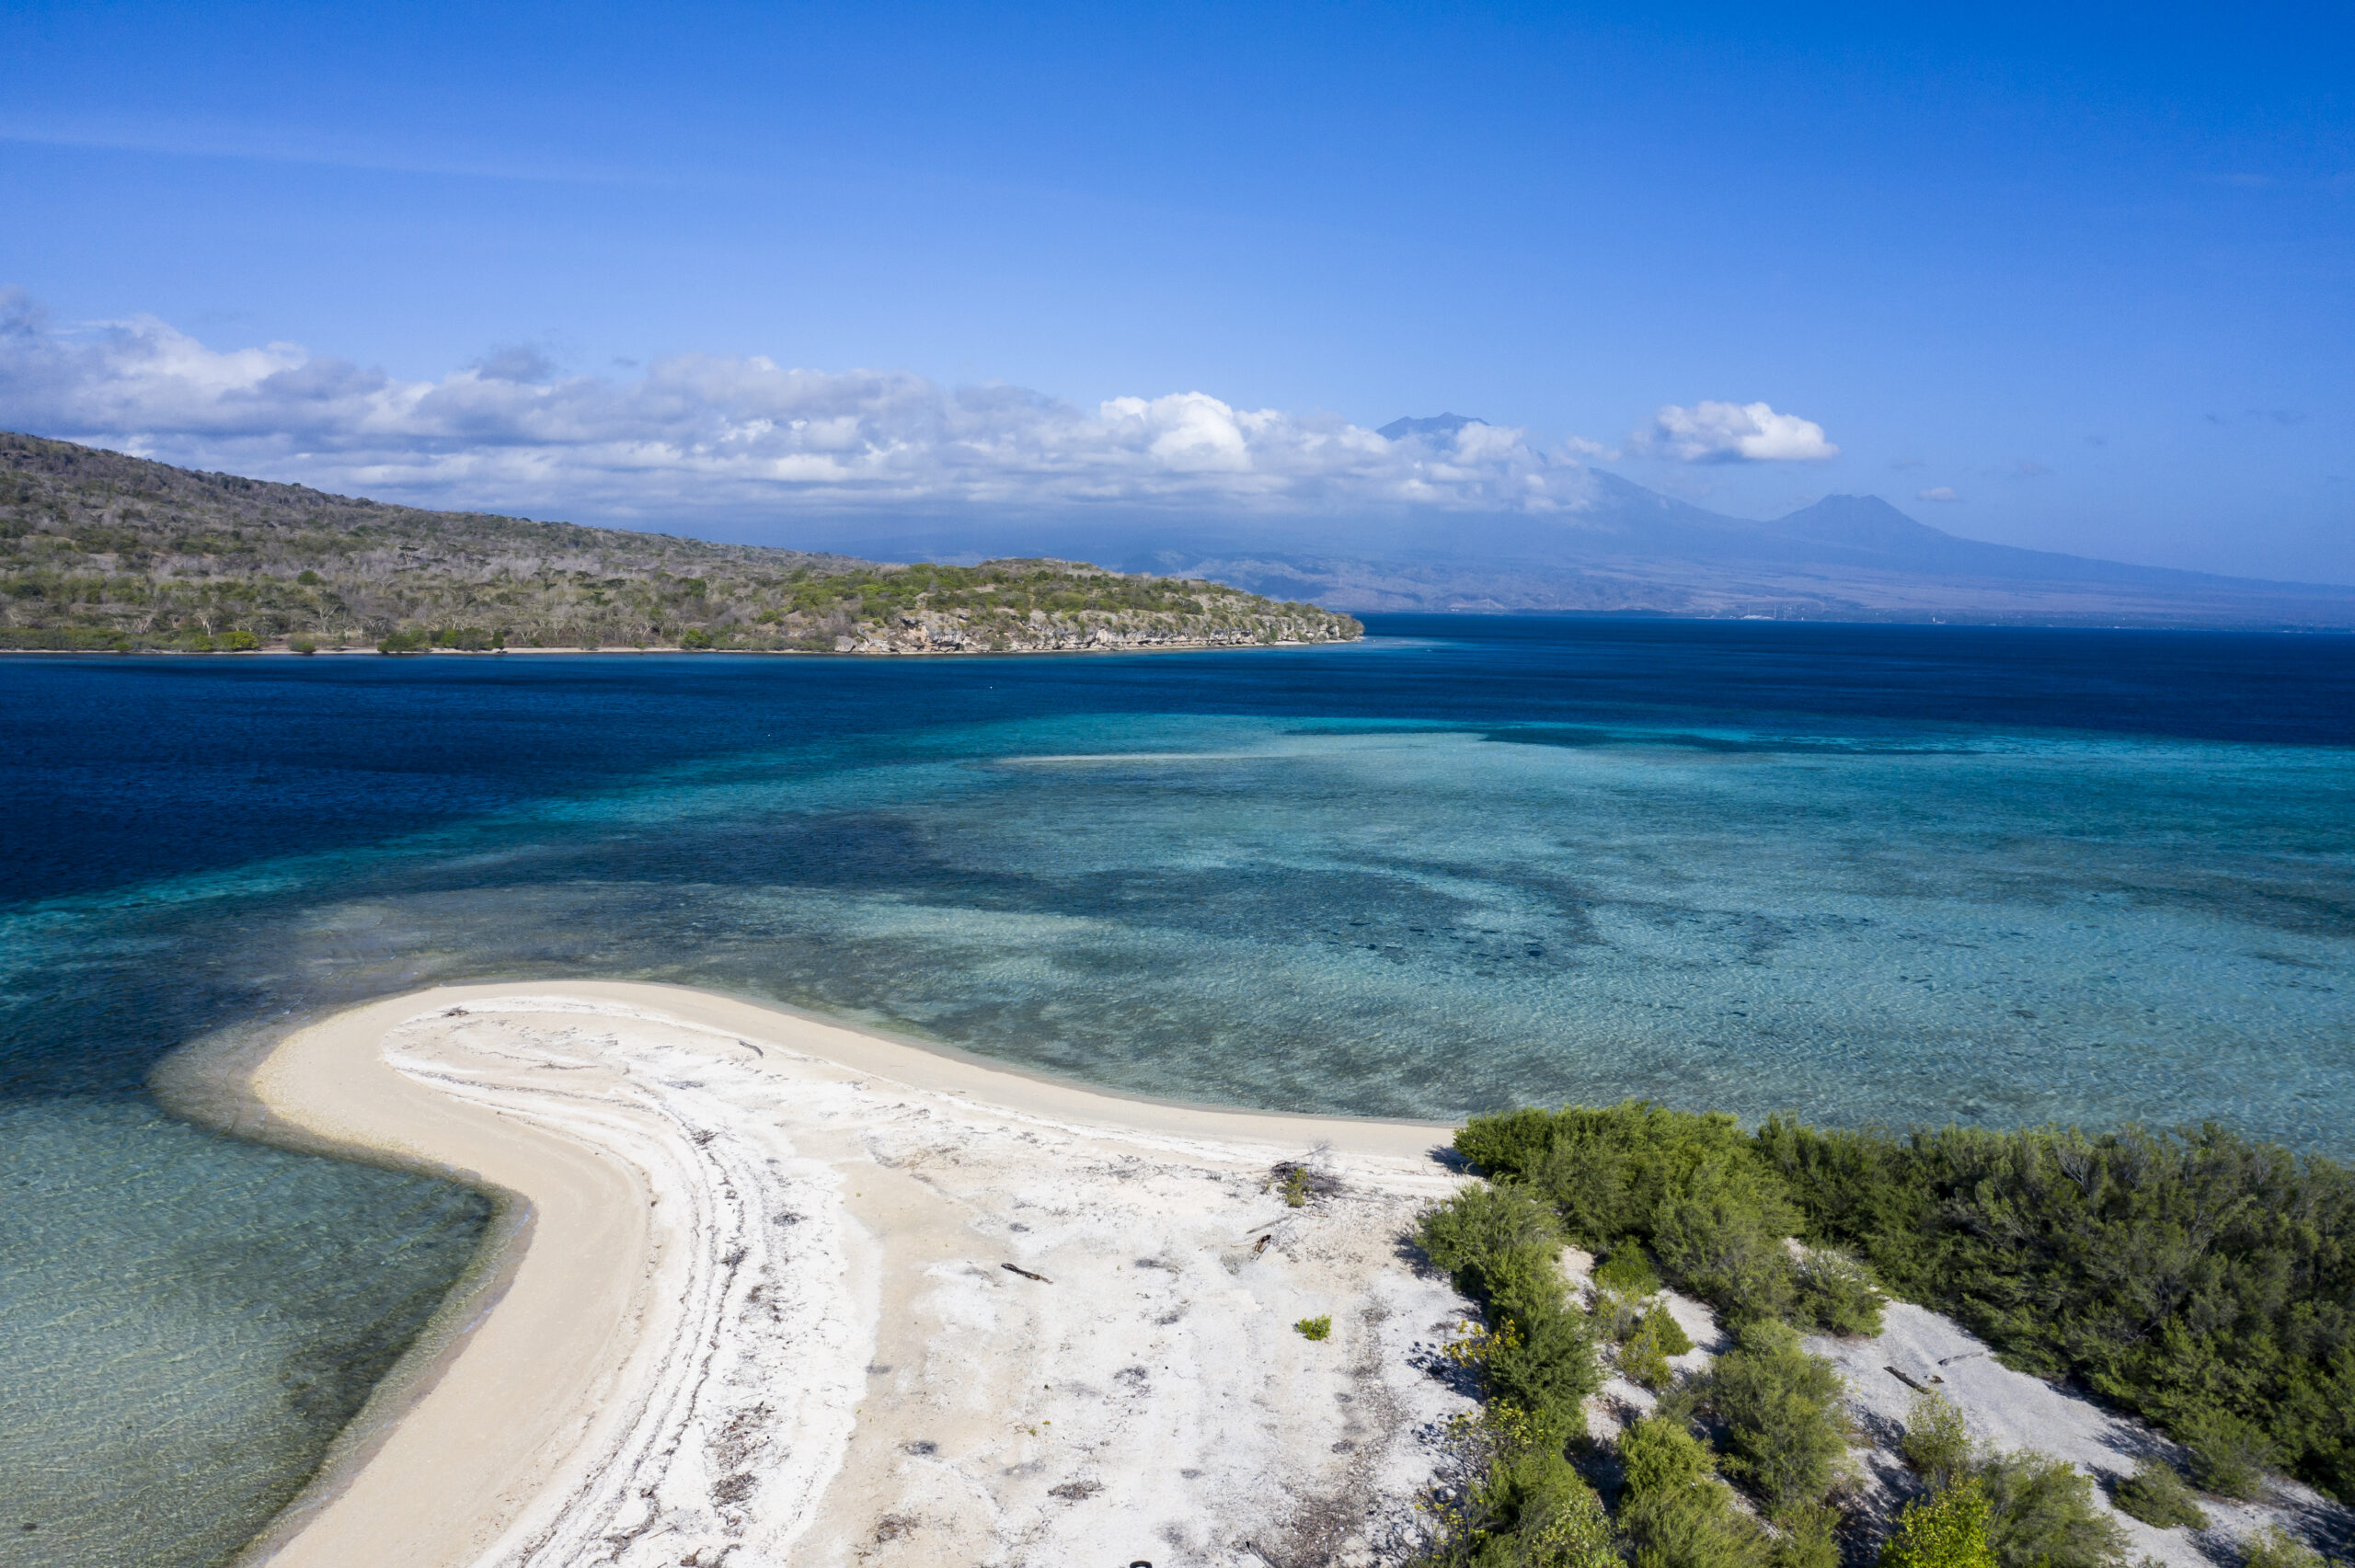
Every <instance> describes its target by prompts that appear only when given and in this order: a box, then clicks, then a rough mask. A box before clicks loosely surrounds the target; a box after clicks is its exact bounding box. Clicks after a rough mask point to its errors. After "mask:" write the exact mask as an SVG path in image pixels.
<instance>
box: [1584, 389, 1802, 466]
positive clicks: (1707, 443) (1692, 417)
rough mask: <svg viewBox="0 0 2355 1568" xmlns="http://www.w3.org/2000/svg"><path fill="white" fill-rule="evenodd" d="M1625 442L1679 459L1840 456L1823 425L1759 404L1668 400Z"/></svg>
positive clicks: (1728, 460) (1787, 460) (1782, 459)
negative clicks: (1826, 437) (1649, 425)
mask: <svg viewBox="0 0 2355 1568" xmlns="http://www.w3.org/2000/svg"><path fill="white" fill-rule="evenodd" d="M1652 426H1653V428H1652V429H1649V430H1646V431H1643V432H1640V433H1638V434H1637V435H1636V436H1634V437H1633V438H1631V439H1630V441H1629V443H1628V444H1629V445H1631V446H1634V447H1636V448H1637V449H1638V450H1640V451H1644V452H1650V453H1653V454H1655V455H1658V456H1662V457H1672V458H1675V459H1676V460H1678V461H1679V462H1682V463H1821V462H1823V461H1824V460H1825V459H1827V458H1833V457H1837V456H1839V455H1840V449H1839V448H1838V447H1836V446H1833V445H1832V443H1831V442H1830V441H1826V440H1824V439H1823V427H1822V426H1821V425H1819V424H1817V423H1816V422H1815V421H1814V420H1812V419H1802V418H1799V417H1798V415H1796V414H1777V413H1775V410H1774V409H1773V408H1771V407H1769V406H1767V405H1765V404H1763V403H1710V402H1703V403H1696V404H1694V406H1692V407H1690V408H1685V407H1681V406H1678V405H1676V404H1673V403H1671V404H1670V405H1669V406H1667V407H1665V408H1662V409H1661V410H1660V412H1659V413H1658V414H1657V415H1655V416H1654V417H1653V419H1652Z"/></svg>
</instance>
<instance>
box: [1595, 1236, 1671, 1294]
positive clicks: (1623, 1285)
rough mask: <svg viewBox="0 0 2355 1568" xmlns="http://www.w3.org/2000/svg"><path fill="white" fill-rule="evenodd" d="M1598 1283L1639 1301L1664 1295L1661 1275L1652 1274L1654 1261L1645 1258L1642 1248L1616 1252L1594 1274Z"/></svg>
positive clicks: (1606, 1288) (1629, 1248)
mask: <svg viewBox="0 0 2355 1568" xmlns="http://www.w3.org/2000/svg"><path fill="white" fill-rule="evenodd" d="M1594 1282H1595V1284H1597V1285H1598V1286H1601V1287H1602V1288H1603V1289H1605V1290H1609V1291H1611V1292H1613V1293H1614V1294H1616V1295H1620V1296H1625V1297H1627V1298H1629V1299H1633V1300H1637V1301H1640V1300H1643V1299H1645V1298H1646V1297H1649V1296H1657V1295H1659V1294H1660V1276H1659V1275H1657V1274H1654V1273H1653V1272H1652V1265H1651V1260H1650V1259H1649V1258H1648V1257H1646V1256H1644V1250H1643V1249H1642V1248H1641V1247H1621V1248H1620V1249H1619V1250H1618V1251H1617V1252H1615V1253H1612V1254H1611V1255H1610V1256H1609V1257H1608V1258H1606V1259H1604V1260H1603V1265H1602V1266H1601V1267H1599V1268H1597V1269H1596V1270H1595V1271H1594Z"/></svg>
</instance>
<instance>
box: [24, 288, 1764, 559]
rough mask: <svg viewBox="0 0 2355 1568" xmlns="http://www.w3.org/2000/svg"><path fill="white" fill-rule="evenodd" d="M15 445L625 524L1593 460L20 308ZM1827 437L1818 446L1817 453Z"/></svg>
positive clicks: (1216, 489) (1188, 494)
mask: <svg viewBox="0 0 2355 1568" xmlns="http://www.w3.org/2000/svg"><path fill="white" fill-rule="evenodd" d="M0 427H6V428H8V429H21V430H29V431H31V432H34V433H37V434H41V435H50V436H56V437H60V438H63V439H65V440H70V441H89V442H94V443H97V444H100V445H106V446H111V447H116V448H119V449H121V450H126V451H131V452H138V453H141V454H143V455H148V456H154V457H159V458H162V459H165V460H166V461H168V462H175V463H186V464H196V465H199V466H202V467H207V468H219V469H226V470H229V471H233V472H242V473H248V474H255V475H261V476H264V477H270V478H282V479H296V480H300V481H302V482H304V483H307V484H311V485H315V486H319V487H321V488H324V489H330V490H336V491H340V492H344V493H350V494H364V495H373V496H377V497H380V498H401V499H407V500H415V501H419V502H422V503H424V504H429V505H446V506H475V507H484V508H494V509H507V510H515V511H523V512H529V513H533V514H535V515H539V516H551V515H594V516H603V517H608V518H614V519H616V520H624V519H632V518H647V517H665V516H670V517H677V516H689V515H704V516H711V515H721V514H728V515H739V516H741V515H748V514H750V515H764V514H770V513H775V512H779V511H836V512H839V511H852V510H860V509H884V508H891V509H909V510H924V511H936V510H948V509H968V508H975V507H982V508H1006V509H1045V508H1068V507H1086V506H1101V505H1107V504H1116V505H1121V506H1127V507H1168V508H1177V507H1186V508H1216V509H1223V510H1227V511H1240V512H1252V513H1265V514H1284V513H1295V514H1296V513H1310V512H1322V511H1332V510H1338V509H1366V508H1385V509H1392V508H1401V507H1407V508H1430V509H1465V510H1483V511H1491V510H1517V511H1530V512H1545V511H1576V510H1579V509H1582V508H1583V507H1584V506H1585V504H1586V500H1585V498H1586V496H1587V493H1588V489H1589V485H1590V475H1589V474H1588V471H1587V469H1586V468H1585V466H1584V465H1583V464H1582V463H1581V462H1580V456H1581V455H1582V454H1587V453H1591V452H1592V451H1593V450H1594V449H1593V448H1592V447H1591V443H1585V442H1575V441H1566V442H1564V443H1560V444H1557V445H1551V446H1547V445H1542V444H1539V443H1536V442H1533V441H1531V440H1530V439H1529V436H1528V432H1527V431H1525V430H1521V429H1510V428H1505V427H1498V426H1488V425H1471V426H1466V427H1465V429H1462V430H1460V431H1458V432H1456V433H1455V434H1454V435H1453V436H1452V437H1448V436H1442V437H1435V438H1416V439H1410V440H1406V441H1385V440H1384V438H1383V437H1381V436H1379V435H1377V434H1375V433H1374V432H1373V431H1372V430H1370V429H1363V428H1361V427H1359V426H1356V425H1353V424H1350V423H1349V422H1348V421H1346V420H1343V419H1339V418H1331V417H1327V416H1317V415H1297V414H1290V413H1285V412H1281V411H1280V410H1276V409H1256V410H1255V409H1244V408H1237V407H1235V406H1231V405H1229V404H1227V403H1224V402H1222V401H1221V400H1220V399H1218V398H1216V397H1213V396H1211V395H1208V394H1207V393H1201V392H1182V393H1176V394H1172V395H1166V396H1160V397H1115V398H1112V399H1109V401H1107V402H1105V403H1103V404H1101V405H1099V406H1097V407H1096V408H1094V409H1092V410H1090V409H1083V408H1078V407H1074V406H1072V405H1070V404H1067V403H1063V402H1061V401H1059V400H1057V399H1055V398H1052V397H1049V396H1046V395H1041V394H1040V393H1036V392H1030V391H1026V390H1024V389H1022V388H1020V387H1011V386H982V387H967V388H953V389H952V388H948V387H943V386H940V385H937V384H936V383H933V382H930V381H927V380H925V378H923V377H921V376H917V375H913V374H910V373H907V372H892V371H848V372H822V371H808V370H793V369H787V368H785V367H783V366H780V365H778V364H777V363H775V361H772V360H769V359H766V358H764V357H761V356H757V355H752V356H740V357H729V356H716V355H701V354H681V355H674V356H672V357H670V358H667V359H662V360H658V361H653V362H652V363H650V364H649V365H648V366H647V367H646V368H645V370H644V371H643V372H642V373H638V374H636V375H634V376H629V377H627V378H626V379H612V378H607V377H604V376H596V375H568V374H565V373H563V372H560V371H559V370H558V368H557V366H556V365H554V364H553V363H551V362H550V361H548V360H547V359H546V356H545V355H543V354H541V353H540V352H539V351H538V350H536V349H531V348H528V347H513V348H503V349H494V350H492V351H491V352H490V353H488V354H487V355H486V356H485V357H484V358H483V359H481V360H480V361H477V363H475V364H473V365H471V366H468V367H465V368H464V369H459V370H454V371H452V372H449V373H448V374H446V375H443V376H442V377H441V378H440V379H439V380H434V381H402V380H397V379H395V378H393V377H390V376H388V375H386V374H385V373H384V372H381V371H373V370H365V369H362V368H361V367H360V366H357V365H354V364H351V363H350V362H348V361H342V360H338V359H333V358H330V357H327V356H324V355H316V354H313V353H311V352H309V351H308V350H307V349H304V348H302V347H300V346H299V345H296V344H292V343H271V344H268V345H265V346H263V347H259V348H243V349H213V348H211V347H208V346H207V345H205V344H203V343H201V342H199V341H197V340H196V339H195V338H191V337H190V336H188V335H187V334H185V333H182V332H180V331H178V330H177V329H175V328H173V327H172V326H168V325H167V324H166V323H164V322H161V321H158V320H155V318H153V317H147V316H142V317H138V318H135V319H132V320H130V321H121V322H111V323H101V324H97V325H93V326H77V327H71V328H61V327H58V326H52V324H51V323H50V321H49V320H48V319H47V317H46V316H45V315H44V314H43V313H42V312H41V311H40V309H39V308H38V307H37V306H36V305H35V304H34V303H33V302H32V301H31V300H30V299H29V297H28V296H26V295H25V294H24V293H23V292H21V291H15V292H9V291H0ZM1810 428H1811V427H1810Z"/></svg>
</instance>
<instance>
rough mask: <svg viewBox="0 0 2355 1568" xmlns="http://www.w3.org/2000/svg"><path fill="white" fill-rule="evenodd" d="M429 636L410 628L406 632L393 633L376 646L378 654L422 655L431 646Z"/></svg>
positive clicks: (431, 639) (426, 633)
mask: <svg viewBox="0 0 2355 1568" xmlns="http://www.w3.org/2000/svg"><path fill="white" fill-rule="evenodd" d="M432 642H433V638H432V635H431V634H430V633H428V632H425V631H423V630H420V629H418V628H415V627H412V628H411V629H409V630H408V631H406V632H394V633H392V634H390V635H387V636H386V637H385V639H384V640H383V641H381V642H379V643H378V644H377V645H376V651H377V652H378V653H423V652H424V651H425V650H426V649H427V648H428V647H431V646H432Z"/></svg>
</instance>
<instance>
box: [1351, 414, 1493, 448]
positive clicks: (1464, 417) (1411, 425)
mask: <svg viewBox="0 0 2355 1568" xmlns="http://www.w3.org/2000/svg"><path fill="white" fill-rule="evenodd" d="M1487 423H1488V420H1486V419H1476V418H1473V417H1472V416H1471V415H1469V414H1433V415H1431V416H1430V418H1423V419H1393V420H1391V421H1390V423H1388V424H1386V425H1384V426H1383V427H1382V429H1378V430H1376V431H1374V432H1373V433H1374V434H1375V435H1377V436H1380V437H1381V438H1382V439H1383V440H1384V441H1405V440H1406V439H1407V437H1408V436H1452V435H1453V434H1454V433H1455V432H1456V431H1458V430H1460V429H1463V428H1464V427H1465V426H1466V425H1485V424H1487Z"/></svg>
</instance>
